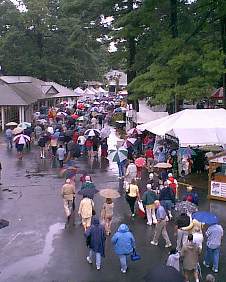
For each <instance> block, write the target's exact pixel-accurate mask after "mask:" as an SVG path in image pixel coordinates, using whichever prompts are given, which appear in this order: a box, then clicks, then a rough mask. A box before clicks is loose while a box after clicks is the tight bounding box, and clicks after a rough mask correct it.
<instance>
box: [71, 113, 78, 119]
mask: <svg viewBox="0 0 226 282" xmlns="http://www.w3.org/2000/svg"><path fill="white" fill-rule="evenodd" d="M71 117H72V118H73V119H78V118H79V115H77V114H72V115H71Z"/></svg>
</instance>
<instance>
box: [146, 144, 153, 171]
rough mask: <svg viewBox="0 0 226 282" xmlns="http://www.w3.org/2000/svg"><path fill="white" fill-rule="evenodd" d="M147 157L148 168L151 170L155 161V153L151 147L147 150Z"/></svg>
mask: <svg viewBox="0 0 226 282" xmlns="http://www.w3.org/2000/svg"><path fill="white" fill-rule="evenodd" d="M145 158H146V163H147V168H148V170H150V166H151V165H152V164H153V161H154V153H153V150H152V149H151V148H148V149H147V150H146V152H145Z"/></svg>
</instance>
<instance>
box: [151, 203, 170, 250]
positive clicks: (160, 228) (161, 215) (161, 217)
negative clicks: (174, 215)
mask: <svg viewBox="0 0 226 282" xmlns="http://www.w3.org/2000/svg"><path fill="white" fill-rule="evenodd" d="M155 207H156V209H157V212H156V218H157V224H156V225H155V232H154V238H153V240H152V241H151V244H152V245H154V246H157V245H158V243H159V237H160V235H161V234H162V237H163V238H164V239H165V241H166V244H165V248H169V247H171V246H172V244H171V242H170V239H169V236H168V233H167V230H166V224H167V221H166V217H167V214H166V211H165V209H164V207H163V206H161V204H160V202H159V201H158V200H156V201H155Z"/></svg>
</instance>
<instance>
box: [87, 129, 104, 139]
mask: <svg viewBox="0 0 226 282" xmlns="http://www.w3.org/2000/svg"><path fill="white" fill-rule="evenodd" d="M84 135H86V136H88V137H94V136H99V135H100V131H99V130H98V129H87V130H86V131H85V133H84Z"/></svg>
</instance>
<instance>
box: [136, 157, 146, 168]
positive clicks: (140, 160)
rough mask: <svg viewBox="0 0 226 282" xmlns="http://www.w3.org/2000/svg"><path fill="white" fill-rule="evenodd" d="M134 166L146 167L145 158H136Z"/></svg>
mask: <svg viewBox="0 0 226 282" xmlns="http://www.w3.org/2000/svg"><path fill="white" fill-rule="evenodd" d="M135 165H136V166H137V167H143V166H145V165H146V160H145V158H143V157H140V158H137V159H136V160H135Z"/></svg>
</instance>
